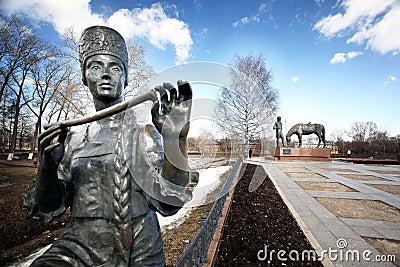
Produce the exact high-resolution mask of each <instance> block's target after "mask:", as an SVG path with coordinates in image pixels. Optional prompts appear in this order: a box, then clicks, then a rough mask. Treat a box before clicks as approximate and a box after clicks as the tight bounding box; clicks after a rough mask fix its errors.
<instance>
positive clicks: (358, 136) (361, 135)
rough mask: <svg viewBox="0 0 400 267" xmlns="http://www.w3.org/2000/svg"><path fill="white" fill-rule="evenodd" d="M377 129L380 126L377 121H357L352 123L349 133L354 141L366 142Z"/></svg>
mask: <svg viewBox="0 0 400 267" xmlns="http://www.w3.org/2000/svg"><path fill="white" fill-rule="evenodd" d="M377 131H378V126H377V125H376V123H375V122H355V123H353V124H352V125H351V129H350V131H349V132H348V135H349V137H351V138H352V139H353V141H358V142H366V141H367V140H368V139H369V138H371V137H372V136H373V135H374V134H375V133H376V132H377Z"/></svg>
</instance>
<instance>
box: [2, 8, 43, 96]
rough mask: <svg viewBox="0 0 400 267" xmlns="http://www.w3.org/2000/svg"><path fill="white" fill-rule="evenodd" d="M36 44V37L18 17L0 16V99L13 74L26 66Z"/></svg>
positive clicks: (34, 50)
mask: <svg viewBox="0 0 400 267" xmlns="http://www.w3.org/2000/svg"><path fill="white" fill-rule="evenodd" d="M36 45H37V38H36V37H34V35H33V34H32V31H31V29H30V28H29V27H28V25H27V24H26V23H24V22H23V20H22V19H21V18H20V17H18V16H12V17H6V16H0V75H1V76H0V81H1V85H0V100H1V99H2V98H3V94H4V90H5V89H6V87H7V86H10V83H12V82H13V81H12V76H13V74H15V73H16V72H19V71H20V69H21V68H23V67H24V66H26V60H27V58H28V57H31V56H32V54H33V53H35V52H37V50H36V49H34V47H35V46H36ZM31 51H32V52H31Z"/></svg>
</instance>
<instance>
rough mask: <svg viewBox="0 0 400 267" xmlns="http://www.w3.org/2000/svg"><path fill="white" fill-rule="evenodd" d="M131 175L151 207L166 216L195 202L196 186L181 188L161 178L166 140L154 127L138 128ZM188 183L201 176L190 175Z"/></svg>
mask: <svg viewBox="0 0 400 267" xmlns="http://www.w3.org/2000/svg"><path fill="white" fill-rule="evenodd" d="M134 139H136V141H135V144H134V145H133V147H132V148H133V153H131V155H132V158H131V160H130V162H131V165H130V167H129V168H130V171H131V174H132V176H133V178H134V180H135V182H136V184H137V185H138V186H139V188H140V189H141V190H143V192H144V196H145V198H146V199H147V201H148V203H149V206H150V208H151V209H153V210H157V211H158V212H160V213H161V214H162V215H163V216H169V215H173V214H175V213H176V212H177V211H178V210H179V209H180V208H181V207H182V206H183V205H184V204H185V203H186V202H188V201H190V200H191V199H192V191H193V187H190V186H179V185H176V184H174V183H173V182H171V181H169V180H168V179H166V178H164V177H163V176H162V175H161V171H162V169H163V162H164V150H163V147H162V137H161V135H160V134H159V133H158V131H157V130H156V128H155V127H154V126H153V125H150V124H149V125H146V126H145V127H138V129H137V131H136V133H135V138H134ZM187 175H188V180H189V178H190V177H191V176H193V179H192V180H197V177H198V173H197V172H196V171H194V170H189V171H188V172H187Z"/></svg>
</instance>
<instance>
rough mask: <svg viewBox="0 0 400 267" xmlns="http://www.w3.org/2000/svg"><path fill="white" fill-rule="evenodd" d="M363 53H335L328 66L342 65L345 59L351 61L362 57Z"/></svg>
mask: <svg viewBox="0 0 400 267" xmlns="http://www.w3.org/2000/svg"><path fill="white" fill-rule="evenodd" d="M362 54H363V52H360V51H351V52H347V53H336V54H335V55H334V56H333V58H332V59H331V60H330V61H329V63H330V64H332V65H334V64H337V63H344V62H346V60H347V59H352V58H355V57H357V56H360V55H362Z"/></svg>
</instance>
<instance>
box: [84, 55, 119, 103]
mask: <svg viewBox="0 0 400 267" xmlns="http://www.w3.org/2000/svg"><path fill="white" fill-rule="evenodd" d="M85 76H86V81H87V86H88V87H89V90H90V92H91V93H92V95H93V97H94V98H96V99H97V100H100V101H104V102H112V101H114V100H116V99H118V98H119V97H120V96H121V94H122V89H123V88H124V84H125V80H126V77H125V70H124V65H123V63H122V61H121V60H120V59H119V58H117V57H114V56H111V55H94V56H91V57H89V58H88V59H87V60H86V64H85Z"/></svg>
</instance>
